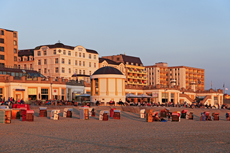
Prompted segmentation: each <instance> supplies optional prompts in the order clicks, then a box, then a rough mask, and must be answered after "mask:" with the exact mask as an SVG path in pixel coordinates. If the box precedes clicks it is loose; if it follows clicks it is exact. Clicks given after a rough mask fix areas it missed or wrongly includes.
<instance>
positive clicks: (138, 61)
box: [122, 54, 142, 66]
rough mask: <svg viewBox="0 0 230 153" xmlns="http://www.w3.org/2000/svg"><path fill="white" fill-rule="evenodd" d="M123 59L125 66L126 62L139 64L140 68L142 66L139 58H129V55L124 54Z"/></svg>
mask: <svg viewBox="0 0 230 153" xmlns="http://www.w3.org/2000/svg"><path fill="white" fill-rule="evenodd" d="M122 58H123V61H124V64H126V62H129V63H134V64H136V63H137V64H138V65H139V66H140V65H141V64H142V62H141V59H140V58H139V57H134V56H127V55H124V54H122Z"/></svg>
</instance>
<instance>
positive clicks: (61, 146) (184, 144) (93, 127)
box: [0, 106, 230, 152]
mask: <svg viewBox="0 0 230 153" xmlns="http://www.w3.org/2000/svg"><path fill="white" fill-rule="evenodd" d="M38 108H39V107H37V106H32V107H31V109H33V110H34V111H35V114H34V115H35V116H34V122H26V121H25V122H22V121H20V120H12V123H11V124H0V152H229V149H230V139H229V138H230V122H229V121H226V119H225V113H226V112H230V110H213V109H199V108H198V109H193V110H192V109H188V110H190V111H193V112H194V120H185V119H181V122H165V123H163V122H152V123H147V122H145V119H141V118H140V117H139V116H140V115H139V110H140V108H138V107H115V108H117V109H120V110H122V112H121V119H120V120H114V119H111V118H109V121H99V120H98V113H99V111H100V110H109V109H110V108H111V107H109V106H99V107H94V108H95V109H96V117H90V119H89V120H80V119H79V107H73V108H74V111H73V118H63V117H62V115H63V114H62V113H60V120H58V121H54V120H50V119H49V115H50V111H51V110H52V109H56V108H58V109H60V110H61V112H63V109H64V108H67V107H66V106H62V107H61V106H60V107H54V106H53V107H48V117H47V118H46V117H45V118H42V117H38V113H39V109H38ZM112 108H114V107H112ZM142 108H146V109H150V107H142ZM152 109H154V111H159V110H161V109H163V107H154V108H152ZM182 109H184V108H170V111H175V110H180V111H181V110H182ZM124 110H125V111H124ZM205 110H206V111H209V112H219V113H220V121H205V122H202V121H199V117H200V113H201V112H203V111H205Z"/></svg>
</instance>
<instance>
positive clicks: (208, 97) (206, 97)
mask: <svg viewBox="0 0 230 153" xmlns="http://www.w3.org/2000/svg"><path fill="white" fill-rule="evenodd" d="M208 99H212V97H211V96H210V95H208V96H205V98H204V99H203V100H202V101H200V103H201V104H204V103H205V102H206V101H207V100H208Z"/></svg>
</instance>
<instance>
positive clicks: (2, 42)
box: [0, 28, 18, 68]
mask: <svg viewBox="0 0 230 153" xmlns="http://www.w3.org/2000/svg"><path fill="white" fill-rule="evenodd" d="M17 64H18V32H17V31H12V30H7V29H1V28H0V66H2V67H5V66H7V67H15V68H16V67H17Z"/></svg>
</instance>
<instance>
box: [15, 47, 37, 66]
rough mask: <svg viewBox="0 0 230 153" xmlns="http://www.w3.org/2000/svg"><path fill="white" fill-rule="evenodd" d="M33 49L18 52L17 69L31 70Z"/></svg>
mask: <svg viewBox="0 0 230 153" xmlns="http://www.w3.org/2000/svg"><path fill="white" fill-rule="evenodd" d="M33 67H34V49H25V50H20V51H19V52H18V68H19V69H29V70H33Z"/></svg>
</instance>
